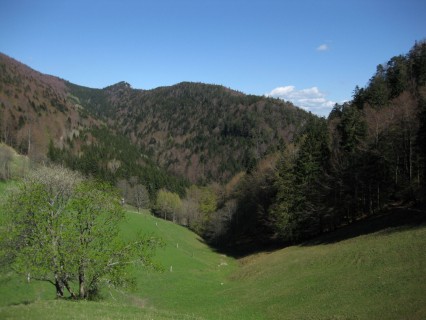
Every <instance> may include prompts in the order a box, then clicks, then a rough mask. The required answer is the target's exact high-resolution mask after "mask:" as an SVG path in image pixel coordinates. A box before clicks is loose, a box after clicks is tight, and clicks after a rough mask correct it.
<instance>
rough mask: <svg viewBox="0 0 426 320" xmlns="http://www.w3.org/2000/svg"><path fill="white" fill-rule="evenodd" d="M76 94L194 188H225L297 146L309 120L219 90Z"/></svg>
mask: <svg viewBox="0 0 426 320" xmlns="http://www.w3.org/2000/svg"><path fill="white" fill-rule="evenodd" d="M68 87H69V88H70V90H71V92H72V94H73V95H75V96H76V97H78V98H79V101H80V102H82V104H83V105H84V106H85V108H86V109H87V110H89V111H90V112H91V113H92V114H94V115H97V116H99V117H101V118H102V119H105V121H107V122H108V123H109V124H110V125H111V126H113V127H114V128H115V130H116V131H117V132H120V133H121V134H124V135H125V136H126V137H128V138H130V139H131V141H132V142H133V143H135V144H137V145H139V146H140V147H142V148H143V149H144V150H146V151H147V152H148V153H149V154H150V155H153V156H154V158H155V159H156V160H157V162H158V163H159V164H160V165H161V166H164V167H165V168H166V169H167V170H169V171H171V172H174V173H177V174H180V175H184V176H186V177H187V178H189V179H190V180H191V181H192V182H197V181H224V180H227V179H229V178H230V177H232V176H233V175H234V174H235V173H237V172H238V171H241V170H247V169H248V168H250V167H253V166H254V165H255V164H256V162H257V161H258V160H259V159H261V158H262V157H264V156H265V155H266V154H268V153H271V152H274V151H276V150H277V149H279V148H280V147H282V146H283V145H284V144H285V143H287V142H289V141H292V140H293V139H294V138H295V137H296V136H297V135H298V133H299V132H300V130H301V128H302V127H303V125H304V123H305V122H306V119H307V118H308V117H309V115H308V114H307V113H306V112H304V111H302V110H301V109H297V108H296V107H294V106H293V105H291V104H290V103H284V102H283V101H279V100H276V99H271V98H266V97H260V96H251V95H245V94H243V93H240V92H236V91H233V90H231V89H227V88H225V87H223V86H219V85H208V84H202V83H190V82H182V83H179V84H177V85H174V86H170V87H160V88H156V89H153V90H135V89H132V88H131V87H130V85H129V84H127V83H125V82H120V83H118V84H116V85H113V86H110V87H107V88H104V89H102V90H96V89H88V88H83V87H78V86H75V85H72V84H68Z"/></svg>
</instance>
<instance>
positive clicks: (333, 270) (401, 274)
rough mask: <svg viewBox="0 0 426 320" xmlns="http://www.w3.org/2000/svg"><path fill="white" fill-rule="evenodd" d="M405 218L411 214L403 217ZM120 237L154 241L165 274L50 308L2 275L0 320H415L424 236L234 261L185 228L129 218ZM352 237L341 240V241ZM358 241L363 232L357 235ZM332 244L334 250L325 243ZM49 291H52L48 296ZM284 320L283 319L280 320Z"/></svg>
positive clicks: (32, 287)
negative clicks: (144, 236)
mask: <svg viewBox="0 0 426 320" xmlns="http://www.w3.org/2000/svg"><path fill="white" fill-rule="evenodd" d="M406 214H410V212H406ZM127 217H128V220H127V222H126V223H125V224H124V225H123V233H124V234H125V235H126V237H132V236H133V235H134V234H135V233H136V232H137V231H139V230H143V231H144V232H148V233H153V234H155V235H159V236H161V237H162V238H163V239H164V241H165V243H166V247H165V248H164V249H162V250H160V251H159V252H158V255H157V260H158V261H160V262H161V263H162V265H163V267H164V272H162V273H153V272H147V271H139V270H135V274H136V275H137V279H138V288H137V290H136V291H133V292H120V291H115V290H108V289H106V290H105V291H104V292H103V296H104V300H102V301H99V302H93V301H92V302H81V303H76V302H72V301H66V300H54V293H53V291H52V290H51V288H47V287H45V286H44V285H43V284H40V283H37V282H32V283H31V284H27V283H26V282H25V281H24V280H23V279H18V278H15V277H14V276H11V275H10V274H4V273H2V275H1V278H0V281H1V283H2V286H1V287H0V301H1V302H0V304H1V305H0V317H2V318H3V319H12V318H13V319H24V318H28V316H29V315H31V318H32V319H56V318H57V317H58V315H61V318H63V319H88V318H90V319H116V318H122V319H128V318H131V319H160V320H161V319H282V318H283V317H284V318H285V319H352V318H356V319H379V318H380V319H401V318H406V319H423V318H424V317H425V316H426V309H425V303H426V301H425V292H426V287H425V283H426V279H425V275H424V272H423V270H424V267H425V264H426V255H425V252H424V250H423V248H424V246H425V245H426V243H425V239H426V227H425V225H424V224H419V225H416V226H411V225H409V224H408V225H405V226H404V227H390V228H385V229H381V230H376V231H375V232H372V233H367V234H364V235H361V236H354V233H353V232H352V231H353V230H352V228H351V227H349V228H346V229H344V230H343V229H342V230H341V231H340V232H339V233H338V234H335V237H334V236H333V234H329V235H328V236H327V237H325V238H321V237H320V238H317V239H316V240H315V242H316V243H320V244H316V245H315V244H313V243H305V244H304V245H301V246H292V247H288V248H285V249H281V250H276V251H272V252H265V253H260V254H256V255H250V256H247V257H245V258H243V259H239V260H235V259H233V258H231V257H227V256H224V255H221V254H219V253H217V252H215V251H213V250H212V249H211V248H209V247H207V246H206V245H205V244H204V243H203V242H202V241H200V239H199V237H198V236H196V235H195V234H194V233H192V232H190V231H188V230H187V229H185V228H182V227H180V226H177V225H175V224H173V223H171V222H167V221H164V220H161V219H157V218H154V217H152V216H150V215H146V214H145V213H144V214H138V213H136V212H128V213H127ZM346 232H347V234H352V235H351V236H350V237H348V238H347V239H346V240H341V236H342V233H346ZM361 233H362V232H361ZM331 239H334V240H335V241H330V240H331ZM48 289H50V291H49V290H48ZM284 315H285V316H284Z"/></svg>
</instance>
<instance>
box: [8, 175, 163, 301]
mask: <svg viewBox="0 0 426 320" xmlns="http://www.w3.org/2000/svg"><path fill="white" fill-rule="evenodd" d="M4 212H5V213H6V217H7V218H6V221H5V223H4V224H3V225H4V228H6V230H7V232H6V233H4V234H3V235H2V239H1V244H2V248H7V249H6V250H4V252H3V254H4V256H5V257H6V258H5V260H6V261H10V263H11V266H12V268H13V270H14V271H16V272H18V273H20V274H25V275H27V277H28V279H34V280H41V281H47V282H49V283H51V284H52V285H54V286H55V289H56V294H57V296H58V297H63V295H64V289H65V288H66V289H67V290H68V291H69V293H70V295H71V296H72V297H77V296H78V297H79V298H82V299H87V298H92V297H94V296H96V294H97V292H98V289H99V286H100V285H101V284H102V283H104V284H107V285H109V286H121V287H128V286H129V285H130V284H131V283H132V280H131V279H130V278H128V277H127V276H126V275H127V274H128V268H129V266H130V265H133V264H135V263H139V264H140V265H141V266H144V267H148V266H150V265H152V260H151V257H152V251H153V250H154V249H155V247H156V245H157V241H156V240H155V239H153V238H149V237H143V236H140V237H138V239H137V240H134V241H132V242H131V243H126V242H123V241H122V240H121V237H120V236H119V224H120V223H121V221H122V220H123V218H124V212H123V210H122V207H121V206H120V203H119V199H118V196H117V194H116V193H115V191H114V190H113V189H112V188H111V187H110V186H108V185H107V184H105V183H99V182H94V181H84V180H82V178H81V177H80V176H79V175H77V174H75V173H73V172H70V171H68V170H66V169H64V168H60V167H54V168H40V169H38V170H37V171H35V172H34V173H32V174H31V176H30V177H29V178H27V179H26V180H25V181H24V182H23V183H22V185H21V186H20V189H19V191H17V192H16V193H13V194H12V195H11V196H10V197H9V200H8V202H7V206H6V207H5V208H4ZM74 284H76V285H77V284H78V294H76V293H75V292H74V289H73V287H74Z"/></svg>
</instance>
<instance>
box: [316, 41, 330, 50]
mask: <svg viewBox="0 0 426 320" xmlns="http://www.w3.org/2000/svg"><path fill="white" fill-rule="evenodd" d="M328 49H329V47H328V45H326V44H325V43H323V44H322V45H320V46H318V47H317V51H328Z"/></svg>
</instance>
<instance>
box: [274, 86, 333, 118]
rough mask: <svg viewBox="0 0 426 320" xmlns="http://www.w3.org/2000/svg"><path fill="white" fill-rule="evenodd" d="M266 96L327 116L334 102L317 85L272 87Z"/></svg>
mask: <svg viewBox="0 0 426 320" xmlns="http://www.w3.org/2000/svg"><path fill="white" fill-rule="evenodd" d="M266 96H268V97H274V98H280V99H283V100H286V101H290V102H292V103H293V104H294V105H296V106H298V107H300V108H303V109H305V110H307V111H311V112H312V113H315V114H317V115H319V116H327V115H328V114H329V113H330V111H331V109H332V108H333V107H334V105H335V104H336V102H334V101H332V100H328V99H327V98H326V95H325V93H323V92H321V90H319V89H318V87H312V88H306V89H301V90H296V87H295V86H284V87H278V88H275V89H273V90H272V91H271V92H269V93H267V94H266Z"/></svg>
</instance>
